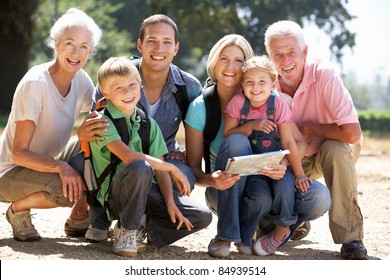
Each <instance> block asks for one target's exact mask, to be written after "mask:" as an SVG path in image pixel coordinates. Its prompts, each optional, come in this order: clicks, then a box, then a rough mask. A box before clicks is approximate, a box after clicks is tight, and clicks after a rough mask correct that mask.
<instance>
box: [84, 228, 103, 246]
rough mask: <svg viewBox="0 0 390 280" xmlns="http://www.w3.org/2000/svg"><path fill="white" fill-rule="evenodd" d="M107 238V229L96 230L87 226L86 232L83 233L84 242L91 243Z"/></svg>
mask: <svg viewBox="0 0 390 280" xmlns="http://www.w3.org/2000/svg"><path fill="white" fill-rule="evenodd" d="M108 237H109V229H98V228H95V227H94V226H92V225H89V227H88V230H87V232H86V233H85V239H86V241H87V242H91V243H96V242H100V241H104V240H107V238H108Z"/></svg>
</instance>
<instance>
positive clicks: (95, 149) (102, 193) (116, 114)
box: [90, 102, 168, 205]
mask: <svg viewBox="0 0 390 280" xmlns="http://www.w3.org/2000/svg"><path fill="white" fill-rule="evenodd" d="M106 110H108V111H109V112H110V114H111V115H112V117H113V118H114V119H117V118H123V117H125V116H124V115H123V113H122V111H120V110H119V109H118V108H116V107H115V106H114V105H113V104H112V103H111V102H108V104H107V107H106ZM103 117H104V118H106V119H107V121H108V122H109V123H110V126H109V127H108V130H107V131H106V132H103V133H100V134H99V135H100V136H103V137H104V140H101V141H100V140H95V141H91V142H90V147H91V152H92V163H93V167H94V170H95V174H96V176H97V177H99V176H100V175H101V174H102V172H103V171H104V169H105V168H106V167H107V166H108V164H109V163H110V162H111V160H110V155H111V152H110V151H109V150H108V148H107V147H106V146H107V144H109V143H111V142H112V141H115V140H121V137H120V135H119V133H118V131H117V130H116V128H115V125H114V124H113V123H112V121H111V120H110V119H109V118H108V117H106V116H104V115H103ZM125 119H126V124H127V127H128V131H129V143H128V146H129V147H130V149H131V150H133V151H136V152H141V153H143V152H142V140H141V137H140V136H139V134H138V129H139V127H140V117H138V116H137V114H136V111H134V114H133V115H132V116H131V118H128V117H125ZM149 119H150V146H149V155H150V156H153V157H156V158H159V157H162V156H164V155H165V154H167V153H168V149H167V146H166V144H165V141H164V138H163V135H162V132H161V130H160V128H159V126H158V125H157V123H156V121H155V120H153V119H152V118H149ZM125 167H126V165H125V163H124V162H121V163H119V165H118V167H117V170H116V173H115V175H114V177H113V180H114V179H115V177H116V175H117V174H119V172H120V171H121V170H122V169H123V168H125ZM109 180H110V176H107V177H106V178H105V180H104V182H103V183H102V185H101V188H100V190H99V192H98V195H97V199H98V200H99V202H100V203H101V204H102V205H104V204H105V201H107V199H108V187H109ZM154 181H155V180H154Z"/></svg>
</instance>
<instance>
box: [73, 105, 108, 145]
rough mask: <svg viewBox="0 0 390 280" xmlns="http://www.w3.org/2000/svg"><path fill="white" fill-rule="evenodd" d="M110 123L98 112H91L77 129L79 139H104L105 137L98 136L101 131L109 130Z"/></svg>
mask: <svg viewBox="0 0 390 280" xmlns="http://www.w3.org/2000/svg"><path fill="white" fill-rule="evenodd" d="M108 126H109V123H108V122H107V120H106V119H105V118H102V116H101V115H100V114H99V113H98V112H96V111H95V112H92V113H90V114H89V115H88V116H87V117H86V118H85V120H84V121H83V123H82V124H81V125H80V127H79V129H78V130H77V136H78V138H79V140H80V141H81V140H85V141H88V142H90V141H93V140H104V137H102V136H98V134H99V133H103V132H106V131H107V127H108Z"/></svg>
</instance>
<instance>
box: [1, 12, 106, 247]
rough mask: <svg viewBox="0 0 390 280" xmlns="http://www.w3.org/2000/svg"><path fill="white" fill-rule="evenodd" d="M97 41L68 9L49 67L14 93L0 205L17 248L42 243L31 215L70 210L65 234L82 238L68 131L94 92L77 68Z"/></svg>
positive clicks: (93, 29) (83, 212) (79, 189)
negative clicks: (4, 207) (20, 244)
mask: <svg viewBox="0 0 390 280" xmlns="http://www.w3.org/2000/svg"><path fill="white" fill-rule="evenodd" d="M101 35H102V32H101V30H100V28H99V27H98V26H97V24H96V23H95V22H94V20H93V19H92V18H91V17H89V16H88V15H87V14H85V13H84V12H83V11H81V10H79V9H75V8H71V9H69V10H68V11H67V12H66V13H65V14H64V15H63V16H61V17H60V18H59V19H58V20H57V21H56V22H55V23H54V25H53V27H52V29H51V32H50V40H49V44H50V46H51V47H52V48H53V50H54V58H53V60H52V61H49V62H46V63H43V64H40V65H37V66H34V67H32V68H31V69H30V70H29V71H28V72H27V73H26V75H25V76H24V77H23V78H22V80H21V81H20V82H19V84H18V86H17V88H16V91H15V94H14V100H13V104H12V109H11V113H10V116H9V119H8V123H7V125H6V127H5V130H4V132H3V133H2V135H1V138H0V201H1V202H6V203H10V207H9V208H8V210H7V212H6V218H7V220H8V222H9V223H10V224H11V226H12V230H13V236H14V239H16V240H18V241H36V240H39V239H41V236H40V235H39V233H38V232H37V230H36V229H35V227H34V225H33V224H32V222H31V212H30V211H31V209H33V208H39V209H46V208H55V207H72V211H71V213H70V216H69V218H68V219H67V221H66V224H65V233H66V234H68V235H70V236H83V235H84V234H85V231H86V230H87V228H88V225H89V219H88V205H87V203H86V201H85V198H83V196H82V193H83V190H84V181H83V178H82V177H81V175H80V174H79V173H78V172H77V171H76V170H75V169H74V168H73V167H72V166H71V165H70V164H69V163H68V160H69V158H70V156H72V155H73V154H75V152H77V142H78V141H77V140H78V139H77V137H71V134H72V129H73V127H74V124H75V121H76V120H77V118H78V117H79V115H80V113H81V112H84V111H85V112H88V110H89V108H90V106H91V101H92V93H93V90H94V84H93V82H92V80H91V78H90V77H89V75H88V74H87V73H86V72H85V71H84V70H83V69H82V68H83V67H84V65H85V64H86V63H87V61H88V59H89V58H90V57H91V56H92V55H93V53H94V50H95V48H96V46H97V45H98V43H99V40H100V38H101Z"/></svg>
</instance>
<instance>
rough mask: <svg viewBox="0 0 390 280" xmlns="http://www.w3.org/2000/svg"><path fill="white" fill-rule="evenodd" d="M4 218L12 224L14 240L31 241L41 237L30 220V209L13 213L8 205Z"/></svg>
mask: <svg viewBox="0 0 390 280" xmlns="http://www.w3.org/2000/svg"><path fill="white" fill-rule="evenodd" d="M6 218H7V221H8V222H9V223H10V224H11V226H12V232H13V234H14V239H15V240H17V241H27V242H32V241H38V240H40V239H41V236H40V235H39V233H38V231H37V230H36V229H35V227H34V225H33V224H32V222H31V214H30V210H26V211H22V212H19V213H14V212H12V208H11V206H10V207H9V208H8V210H7V212H6Z"/></svg>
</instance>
